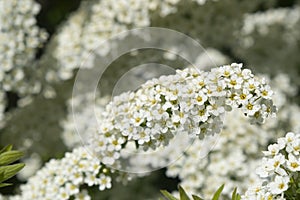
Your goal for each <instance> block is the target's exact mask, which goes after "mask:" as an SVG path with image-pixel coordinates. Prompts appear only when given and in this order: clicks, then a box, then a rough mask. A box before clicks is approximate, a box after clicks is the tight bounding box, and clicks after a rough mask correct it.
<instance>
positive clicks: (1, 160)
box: [0, 145, 25, 187]
mask: <svg viewBox="0 0 300 200" xmlns="http://www.w3.org/2000/svg"><path fill="white" fill-rule="evenodd" d="M22 156H23V153H22V152H20V151H16V150H12V145H7V146H6V147H4V148H3V149H1V150H0V187H5V186H9V185H11V184H10V183H3V182H4V181H6V180H7V179H10V178H11V177H13V176H14V175H16V174H17V173H18V172H19V171H20V170H21V169H22V168H23V167H24V166H25V164H24V163H16V164H13V163H14V162H15V161H17V160H19V159H20V158H21V157H22Z"/></svg>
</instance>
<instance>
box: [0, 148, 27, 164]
mask: <svg viewBox="0 0 300 200" xmlns="http://www.w3.org/2000/svg"><path fill="white" fill-rule="evenodd" d="M22 156H23V153H22V152H20V151H7V152H4V153H2V154H0V166H1V165H8V164H10V163H13V162H15V161H17V160H19V159H20V158H21V157H22Z"/></svg>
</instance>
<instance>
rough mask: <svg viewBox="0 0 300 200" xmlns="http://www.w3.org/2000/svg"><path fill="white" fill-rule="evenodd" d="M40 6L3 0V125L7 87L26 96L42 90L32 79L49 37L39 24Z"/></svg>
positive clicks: (0, 5)
mask: <svg viewBox="0 0 300 200" xmlns="http://www.w3.org/2000/svg"><path fill="white" fill-rule="evenodd" d="M39 10H40V6H39V4H37V3H35V2H34V1H33V0H24V1H18V0H1V1H0V91H1V92H0V127H1V126H2V123H3V121H2V119H3V118H4V114H3V113H4V109H5V107H6V106H7V105H6V95H5V92H6V91H14V92H17V93H18V94H20V96H24V95H26V94H32V93H36V92H38V90H39V88H40V85H39V83H37V82H35V81H32V82H31V81H28V79H27V78H26V73H28V70H29V68H32V65H33V61H34V59H35V54H36V51H37V49H38V48H39V47H41V45H42V44H43V42H45V40H46V38H47V34H46V32H44V31H43V30H41V29H40V28H39V27H38V26H37V25H36V19H35V15H36V14H37V13H38V12H39Z"/></svg>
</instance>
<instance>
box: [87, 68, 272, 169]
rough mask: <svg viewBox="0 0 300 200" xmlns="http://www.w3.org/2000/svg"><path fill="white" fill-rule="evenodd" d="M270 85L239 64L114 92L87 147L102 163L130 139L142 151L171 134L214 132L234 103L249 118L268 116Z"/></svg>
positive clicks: (187, 72) (189, 72)
mask: <svg viewBox="0 0 300 200" xmlns="http://www.w3.org/2000/svg"><path fill="white" fill-rule="evenodd" d="M272 93H273V92H272V90H271V89H270V86H268V85H267V84H266V83H265V80H264V79H257V78H256V77H254V76H253V74H252V73H251V71H250V70H248V69H242V65H241V64H235V63H233V64H231V65H225V66H222V67H219V68H213V69H212V70H211V71H209V72H204V71H197V70H195V69H185V70H182V71H180V70H178V71H177V73H176V74H175V75H170V76H162V77H160V78H158V79H153V80H150V81H148V82H146V83H145V84H143V85H142V86H141V88H140V89H138V90H137V91H136V92H126V93H123V94H121V95H120V96H117V97H114V98H113V100H112V101H111V102H110V103H109V104H108V105H107V106H106V109H105V112H104V113H103V116H102V117H101V118H102V119H103V120H102V121H101V124H100V127H99V130H98V132H97V133H96V134H95V135H94V136H93V137H92V138H91V140H90V147H91V149H93V150H94V151H95V154H96V155H98V157H99V158H100V160H101V161H103V163H104V164H113V163H114V160H115V159H118V158H119V156H120V154H119V153H118V152H119V151H120V149H121V148H122V147H123V146H124V145H125V144H126V142H128V141H134V142H135V143H136V144H137V145H138V146H142V147H143V149H144V150H147V149H149V148H151V149H156V148H157V147H159V146H166V145H167V144H168V143H169V141H170V139H171V138H173V137H174V135H176V134H179V133H180V134H184V133H188V134H189V135H192V136H198V137H204V136H206V135H213V134H215V133H218V132H220V130H221V128H222V120H223V115H224V113H225V111H230V110H231V109H232V108H239V109H241V110H242V111H243V113H244V114H245V115H246V116H248V117H249V118H250V119H251V121H252V122H263V121H264V119H265V118H266V117H268V116H273V115H274V112H275V107H274V105H273V103H272V100H271V96H272Z"/></svg>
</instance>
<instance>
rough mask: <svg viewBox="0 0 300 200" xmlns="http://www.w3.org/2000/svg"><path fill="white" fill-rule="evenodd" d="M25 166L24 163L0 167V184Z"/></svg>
mask: <svg viewBox="0 0 300 200" xmlns="http://www.w3.org/2000/svg"><path fill="white" fill-rule="evenodd" d="M24 166H25V164H24V163H18V164H13V165H8V166H1V167H0V174H3V177H2V179H1V180H0V182H3V181H5V180H7V179H9V178H11V177H13V176H14V175H16V174H17V173H18V172H19V171H20V170H21V169H22V168H23V167H24Z"/></svg>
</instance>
